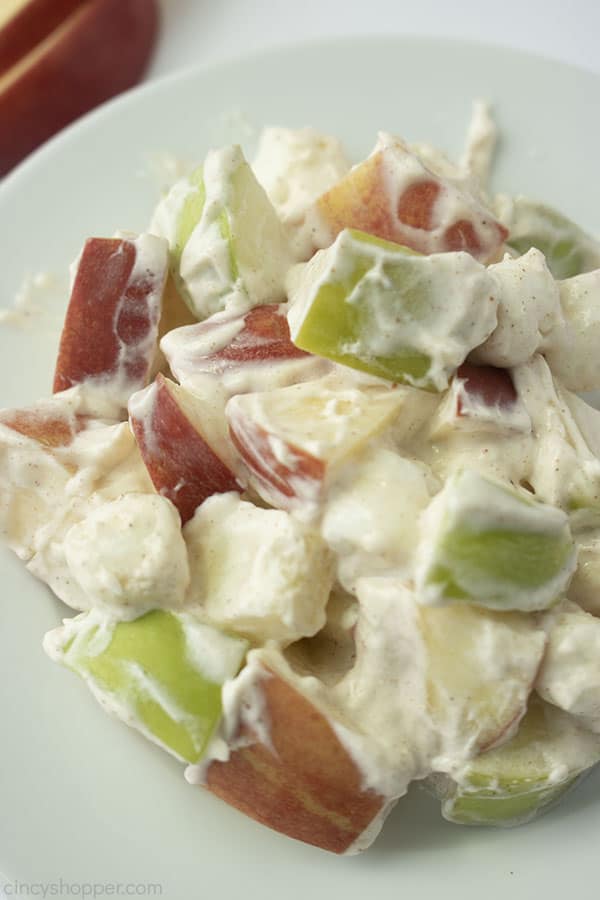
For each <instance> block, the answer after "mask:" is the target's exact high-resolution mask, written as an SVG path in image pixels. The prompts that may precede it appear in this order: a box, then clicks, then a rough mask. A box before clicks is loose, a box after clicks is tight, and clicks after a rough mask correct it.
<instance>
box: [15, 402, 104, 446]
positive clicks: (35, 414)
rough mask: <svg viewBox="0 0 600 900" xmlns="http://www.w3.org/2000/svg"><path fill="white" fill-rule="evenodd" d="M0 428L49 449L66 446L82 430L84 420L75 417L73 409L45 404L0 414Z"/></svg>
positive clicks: (66, 406) (80, 417)
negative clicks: (4, 427)
mask: <svg viewBox="0 0 600 900" xmlns="http://www.w3.org/2000/svg"><path fill="white" fill-rule="evenodd" d="M0 424H2V425H5V426H6V427H7V428H12V429H13V431H18V432H19V434H22V435H24V436H25V437H28V438H31V439H32V440H33V441H37V443H38V444H41V446H43V447H47V448H48V449H52V448H54V447H66V446H67V445H68V444H70V443H71V442H72V441H73V439H74V437H75V435H76V434H77V433H78V432H79V431H81V429H82V428H84V427H85V424H86V417H85V416H83V415H81V414H79V413H77V412H76V410H75V406H73V407H72V408H70V407H69V404H65V403H62V402H59V403H53V402H52V400H45V401H42V402H40V403H38V404H36V405H35V406H30V407H27V408H24V409H3V410H0Z"/></svg>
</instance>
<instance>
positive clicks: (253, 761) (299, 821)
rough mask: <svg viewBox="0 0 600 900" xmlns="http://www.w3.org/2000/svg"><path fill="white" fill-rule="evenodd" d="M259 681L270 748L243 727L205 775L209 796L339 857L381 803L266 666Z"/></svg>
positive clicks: (323, 723) (317, 718)
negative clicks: (226, 752) (227, 752)
mask: <svg viewBox="0 0 600 900" xmlns="http://www.w3.org/2000/svg"><path fill="white" fill-rule="evenodd" d="M265 670H266V675H267V676H268V677H265V678H262V679H261V680H260V682H259V690H260V691H261V694H262V698H263V700H264V705H265V711H266V715H267V717H268V721H269V722H270V743H271V746H268V745H267V744H266V743H264V741H261V740H260V739H259V737H258V736H257V735H256V734H254V733H253V731H252V730H251V729H250V728H249V727H248V726H242V728H241V729H240V732H239V734H238V735H236V736H235V738H234V741H235V740H236V739H240V741H241V743H242V746H240V747H239V749H234V750H233V751H232V752H231V754H230V757H229V759H228V760H227V761H226V762H220V761H214V762H212V763H211V764H210V766H209V767H208V769H207V772H206V786H207V787H208V789H209V790H210V791H212V793H213V794H216V795H217V796H218V797H221V799H223V800H225V801H226V802H227V803H229V804H230V805H232V806H235V807H236V808H237V809H239V810H241V812H243V813H245V814H246V815H248V816H250V817H251V818H253V819H256V821H257V822H260V823H262V824H263V825H267V826H268V827H269V828H273V829H274V830H275V831H280V832H281V833H282V834H286V835H288V837H292V838H295V839H296V840H299V841H304V842H305V843H308V844H313V845H314V846H316V847H321V848H322V849H323V850H329V851H331V852H333V853H344V852H345V851H347V850H348V849H349V848H350V847H351V845H352V844H353V843H354V842H355V841H356V839H357V838H358V837H359V836H360V835H361V834H362V833H363V832H364V831H365V829H366V828H367V827H368V825H369V824H370V823H371V822H372V821H373V819H374V818H375V817H376V816H377V815H378V814H379V813H381V812H382V810H383V808H384V806H385V804H386V802H387V801H386V798H384V797H383V796H381V795H380V794H377V793H375V792H374V791H371V790H366V789H365V788H363V786H362V781H363V777H362V773H361V772H360V771H359V769H358V768H357V766H356V764H355V762H354V761H353V760H352V758H351V757H350V755H349V754H348V752H347V751H346V750H345V749H344V747H343V745H342V744H341V743H340V741H339V739H338V737H337V736H336V734H335V732H334V730H333V728H332V727H331V725H330V724H329V722H328V721H327V719H326V718H325V716H323V715H322V714H321V713H320V712H319V710H317V709H316V707H315V706H313V704H312V703H311V702H310V701H309V700H308V699H307V698H306V697H304V696H303V695H302V694H301V693H300V692H299V691H297V690H296V689H295V688H294V687H292V685H290V684H289V683H288V682H287V681H286V680H285V679H284V678H282V677H280V676H279V675H277V674H276V673H274V672H273V671H272V670H269V669H268V668H267V667H266V666H265Z"/></svg>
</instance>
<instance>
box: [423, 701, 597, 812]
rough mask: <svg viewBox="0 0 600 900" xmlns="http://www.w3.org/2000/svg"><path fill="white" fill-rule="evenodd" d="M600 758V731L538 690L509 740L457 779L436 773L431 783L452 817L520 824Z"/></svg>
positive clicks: (443, 807)
mask: <svg viewBox="0 0 600 900" xmlns="http://www.w3.org/2000/svg"><path fill="white" fill-rule="evenodd" d="M559 761H560V762H559ZM598 761H600V736H598V735H594V734H590V733H589V732H586V731H585V730H584V729H583V728H582V727H581V725H579V724H578V723H577V722H576V721H575V719H573V718H571V717H570V716H568V715H567V714H566V713H564V712H562V711H561V710H559V709H555V708H554V707H552V706H550V705H549V704H547V703H544V702H542V701H541V700H539V699H538V698H536V697H535V696H533V697H532V699H531V702H530V705H529V709H528V711H527V715H526V716H525V718H524V719H523V720H522V722H521V724H520V726H519V730H518V731H517V733H516V734H515V736H514V737H513V738H511V740H510V741H508V742H507V743H505V744H503V745H502V746H501V747H498V748H497V749H493V750H489V751H488V752H487V753H483V754H481V756H478V757H476V758H475V759H474V760H472V761H471V762H470V763H468V764H467V765H466V766H465V767H464V768H463V769H462V770H461V771H459V772H457V773H456V774H455V776H454V779H448V778H437V777H436V776H434V777H433V778H432V779H431V781H430V783H431V785H432V787H433V788H434V791H435V793H437V795H438V796H439V797H440V798H441V799H442V814H443V816H444V818H445V819H448V821H450V822H458V823H459V824H461V825H504V826H506V825H521V824H524V823H525V822H529V821H530V820H531V819H533V818H534V817H535V816H536V815H537V814H538V813H539V812H541V811H542V810H544V809H545V808H547V807H548V806H549V805H551V804H553V803H555V802H556V801H557V800H559V799H560V797H561V796H562V795H563V794H564V793H565V791H566V790H567V789H568V788H570V787H571V786H572V785H573V784H575V783H576V782H577V780H578V779H579V777H580V776H581V775H582V774H583V773H584V772H586V771H588V770H589V769H590V768H591V767H592V766H594V765H595V764H596V763H597V762H598Z"/></svg>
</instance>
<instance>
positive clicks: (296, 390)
mask: <svg viewBox="0 0 600 900" xmlns="http://www.w3.org/2000/svg"><path fill="white" fill-rule="evenodd" d="M405 403H406V394H405V392H404V390H403V389H402V388H388V387H379V386H377V387H369V388H366V389H364V390H360V389H358V388H356V387H348V386H347V385H344V382H343V381H341V382H340V380H338V379H337V377H336V376H335V375H331V376H325V377H324V378H320V379H317V380H315V381H308V382H306V383H304V384H296V385H291V386H290V387H285V388H278V389H277V390H274V391H265V392H262V393H254V394H243V395H240V396H235V397H232V399H231V400H230V401H229V403H228V404H227V407H226V410H225V412H226V416H227V419H228V422H229V432H230V436H231V440H232V442H233V444H234V446H235V447H236V449H237V450H238V452H239V454H240V456H241V457H242V459H243V461H244V463H245V464H246V466H247V468H248V470H249V472H250V482H251V484H252V486H253V487H254V488H255V490H256V491H257V492H258V493H259V494H260V495H261V496H262V497H263V498H264V499H265V500H266V501H267V502H268V503H271V504H272V505H273V506H276V507H280V508H282V509H288V508H297V507H299V506H306V507H307V508H308V507H312V506H313V505H314V504H315V503H318V502H319V500H320V499H321V497H322V496H323V493H324V491H325V490H326V487H327V484H328V483H329V482H330V480H331V479H332V478H333V477H334V475H335V474H336V473H337V472H339V471H340V469H341V468H342V467H343V466H344V465H346V463H348V462H352V461H353V460H355V459H356V456H357V455H358V453H359V452H360V451H361V449H362V448H363V447H364V446H365V445H366V443H367V442H368V441H369V440H370V439H371V438H373V437H375V436H376V435H377V434H379V433H381V432H382V431H384V430H385V428H386V427H387V426H388V425H390V423H391V422H392V420H393V419H394V418H395V417H396V416H397V415H398V414H399V413H400V411H401V409H402V407H403V406H404V404H405Z"/></svg>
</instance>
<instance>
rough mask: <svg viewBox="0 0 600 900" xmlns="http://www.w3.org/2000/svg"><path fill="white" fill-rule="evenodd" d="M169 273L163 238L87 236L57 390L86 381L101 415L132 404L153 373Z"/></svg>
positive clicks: (60, 359) (64, 335)
mask: <svg viewBox="0 0 600 900" xmlns="http://www.w3.org/2000/svg"><path fill="white" fill-rule="evenodd" d="M166 277H167V245H166V242H165V241H163V240H162V239H161V238H157V237H155V236H154V235H151V234H145V235H141V236H140V237H138V238H137V239H136V240H135V241H130V240H119V239H103V238H92V239H90V240H89V241H87V243H86V245H85V247H84V249H83V253H82V255H81V258H80V259H79V262H78V265H77V271H76V274H75V280H74V283H73V289H72V292H71V299H70V301H69V308H68V310H67V315H66V319H65V324H64V328H63V332H62V337H61V341H60V349H59V354H58V360H57V363H56V372H55V376H54V391H55V392H56V391H63V390H66V389H67V388H70V387H72V386H73V385H75V384H84V385H85V387H86V390H87V391H88V393H90V394H92V393H93V395H94V396H96V397H97V400H98V411H99V414H100V415H102V414H103V413H104V412H105V411H108V412H109V413H113V415H114V414H118V412H119V410H124V409H126V407H127V401H128V400H129V397H130V395H131V394H132V393H133V392H134V391H137V390H139V389H140V388H142V387H144V386H145V385H146V384H147V383H148V380H149V377H150V370H151V367H152V364H153V361H154V358H155V356H156V353H157V349H158V345H157V341H158V324H159V320H160V314H161V301H162V294H163V289H164V286H165V279H166ZM115 411H116V413H115Z"/></svg>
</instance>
